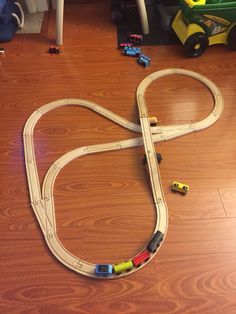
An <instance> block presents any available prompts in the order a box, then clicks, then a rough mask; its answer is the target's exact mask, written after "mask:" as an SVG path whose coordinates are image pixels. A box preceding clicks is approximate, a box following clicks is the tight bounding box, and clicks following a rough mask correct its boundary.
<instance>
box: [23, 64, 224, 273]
mask: <svg viewBox="0 0 236 314" xmlns="http://www.w3.org/2000/svg"><path fill="white" fill-rule="evenodd" d="M171 74H180V75H186V76H189V77H192V78H194V79H196V80H198V81H200V82H201V83H203V84H204V85H205V86H206V87H207V88H208V89H209V91H210V92H211V94H212V96H213V99H214V108H213V111H212V112H211V113H210V115H209V116H208V117H206V118H205V119H203V120H201V121H199V122H195V123H190V124H179V125H167V126H163V127H161V126H157V127H156V126H154V127H151V126H150V121H149V115H148V110H147V106H146V102H145V96H144V95H145V91H146V89H147V87H148V86H149V85H150V84H151V83H152V82H153V81H155V80H157V79H158V78H160V77H163V76H167V75H171ZM137 103H138V109H139V118H140V124H141V127H140V125H137V124H135V123H133V122H130V121H128V120H126V119H124V118H122V117H120V116H118V115H116V114H115V113H113V112H111V111H109V110H107V109H105V108H103V107H101V106H99V105H98V104H95V103H93V102H90V101H87V100H83V99H76V98H75V99H73V98H70V99H62V100H57V101H54V102H51V103H48V104H46V105H44V106H42V107H40V108H39V109H37V110H36V111H35V112H33V114H32V115H31V116H30V117H29V119H28V120H27V122H26V124H25V127H24V132H23V139H24V152H25V165H26V171H27V178H28V185H29V192H30V199H31V205H32V208H33V210H34V213H35V215H36V217H37V219H38V222H39V225H40V227H41V229H42V232H43V234H44V236H45V239H46V242H47V245H48V247H49V248H50V250H51V251H52V253H53V254H54V255H55V257H56V258H57V259H58V260H59V261H61V262H62V263H63V264H64V265H65V266H67V267H68V268H70V269H72V270H74V271H76V272H78V273H80V274H83V275H86V276H89V277H93V278H103V279H104V277H99V276H97V275H96V274H95V267H96V265H95V264H92V263H89V262H87V261H84V260H82V259H80V258H78V257H76V256H74V255H72V254H71V253H70V252H69V251H67V250H66V248H65V247H64V246H63V245H62V243H61V242H60V240H59V238H58V237H57V230H56V219H55V209H54V199H53V187H54V182H55V180H56V177H57V175H58V173H59V172H60V170H61V169H62V168H63V167H65V166H66V165H67V164H68V163H69V162H71V161H72V160H74V159H76V158H78V157H82V156H84V155H87V154H94V153H101V152H104V151H109V150H118V149H125V148H129V147H135V146H140V145H144V148H145V152H146V156H147V164H148V169H149V175H150V181H151V187H152V194H153V200H154V203H155V208H156V227H155V230H154V232H153V234H155V233H156V232H160V233H161V234H163V235H164V237H165V235H166V232H167V227H168V209H167V205H166V202H165V198H164V193H163V190H162V185H161V178H160V172H159V166H158V163H157V159H156V152H155V147H154V143H155V142H160V141H165V140H169V139H172V138H175V137H178V136H182V135H185V134H189V133H191V132H194V131H199V130H202V129H204V128H207V127H209V126H210V125H212V124H213V123H214V122H215V121H216V120H217V119H219V117H220V115H221V113H222V111H223V97H222V95H221V92H220V91H219V89H218V88H217V86H216V85H215V84H214V83H213V82H212V81H210V80H209V79H207V78H206V77H204V76H202V75H200V74H198V73H195V72H192V71H187V70H183V69H166V70H161V71H158V72H155V73H152V74H150V75H149V76H147V77H146V78H145V79H144V80H143V81H142V82H141V83H140V85H139V86H138V89H137ZM68 105H69V106H71V105H73V106H82V107H86V108H88V109H90V110H93V111H95V112H96V113H98V114H100V115H102V116H104V117H106V118H108V119H110V120H112V121H113V122H115V123H117V124H119V125H120V126H122V127H124V128H127V129H130V130H132V131H135V132H137V133H141V134H142V137H137V138H132V139H127V140H123V141H120V142H112V143H107V144H98V145H90V146H85V147H80V148H77V149H75V150H73V151H70V152H68V153H66V154H65V155H63V156H61V157H60V158H59V159H58V160H56V161H55V162H54V163H53V164H52V166H51V167H50V168H49V170H48V171H47V174H46V176H45V179H44V182H43V186H42V187H41V186H40V183H39V178H38V171H37V164H36V159H35V152H34V143H33V132H34V127H35V125H36V123H37V122H38V120H39V119H40V118H41V117H42V116H43V115H44V114H46V113H47V112H49V111H51V110H53V109H55V108H58V107H61V106H68ZM69 106H68V108H69ZM147 243H148V242H147ZM162 243H163V241H162V242H161V243H160V245H159V246H158V247H157V250H156V251H154V252H151V253H150V259H149V260H148V261H150V260H151V259H152V258H153V257H154V256H155V254H156V253H157V251H158V250H159V248H160V246H161V244H162ZM144 249H145V248H144ZM142 251H143V250H142ZM142 251H141V252H142ZM132 259H133V258H131V259H130V260H132ZM148 261H145V263H143V264H142V265H141V267H139V268H136V267H133V268H132V270H131V271H129V272H122V273H121V274H120V275H119V276H117V275H116V274H115V273H114V272H113V273H112V274H111V275H110V276H109V277H106V279H111V278H119V277H122V276H126V275H128V274H131V273H133V272H135V271H137V270H138V269H140V268H142V267H143V266H144V265H145V264H146V263H147V262H148ZM113 266H114V265H113Z"/></svg>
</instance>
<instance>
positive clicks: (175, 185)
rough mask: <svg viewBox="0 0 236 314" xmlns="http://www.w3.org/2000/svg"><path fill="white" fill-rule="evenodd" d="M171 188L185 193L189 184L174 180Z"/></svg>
mask: <svg viewBox="0 0 236 314" xmlns="http://www.w3.org/2000/svg"><path fill="white" fill-rule="evenodd" d="M171 190H172V191H177V192H180V193H182V194H187V193H188V191H189V185H187V184H183V183H180V182H177V181H174V182H173V183H172V185H171Z"/></svg>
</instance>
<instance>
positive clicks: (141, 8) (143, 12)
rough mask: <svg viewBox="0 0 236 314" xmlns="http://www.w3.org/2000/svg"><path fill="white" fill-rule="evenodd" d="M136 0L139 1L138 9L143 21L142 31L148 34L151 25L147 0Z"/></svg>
mask: <svg viewBox="0 0 236 314" xmlns="http://www.w3.org/2000/svg"><path fill="white" fill-rule="evenodd" d="M136 2H137V7H138V11H139V18H140V21H141V26H142V31H143V34H144V35H147V34H149V25H148V18H147V11H146V5H145V0H136Z"/></svg>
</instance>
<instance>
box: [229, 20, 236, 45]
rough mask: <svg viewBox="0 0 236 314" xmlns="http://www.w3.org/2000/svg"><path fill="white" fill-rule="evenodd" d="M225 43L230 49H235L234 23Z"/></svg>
mask: <svg viewBox="0 0 236 314" xmlns="http://www.w3.org/2000/svg"><path fill="white" fill-rule="evenodd" d="M227 44H228V47H229V49H230V50H236V25H235V26H233V27H232V28H231V30H230V31H229V34H228V36H227Z"/></svg>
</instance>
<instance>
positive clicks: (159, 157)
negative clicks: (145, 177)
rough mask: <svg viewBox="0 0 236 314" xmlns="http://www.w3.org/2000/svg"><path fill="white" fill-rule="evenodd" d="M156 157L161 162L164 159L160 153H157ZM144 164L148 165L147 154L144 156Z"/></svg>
mask: <svg viewBox="0 0 236 314" xmlns="http://www.w3.org/2000/svg"><path fill="white" fill-rule="evenodd" d="M156 158H157V162H158V163H160V162H161V161H162V156H161V154H160V153H156ZM143 164H144V165H146V164H147V156H146V155H144V157H143Z"/></svg>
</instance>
